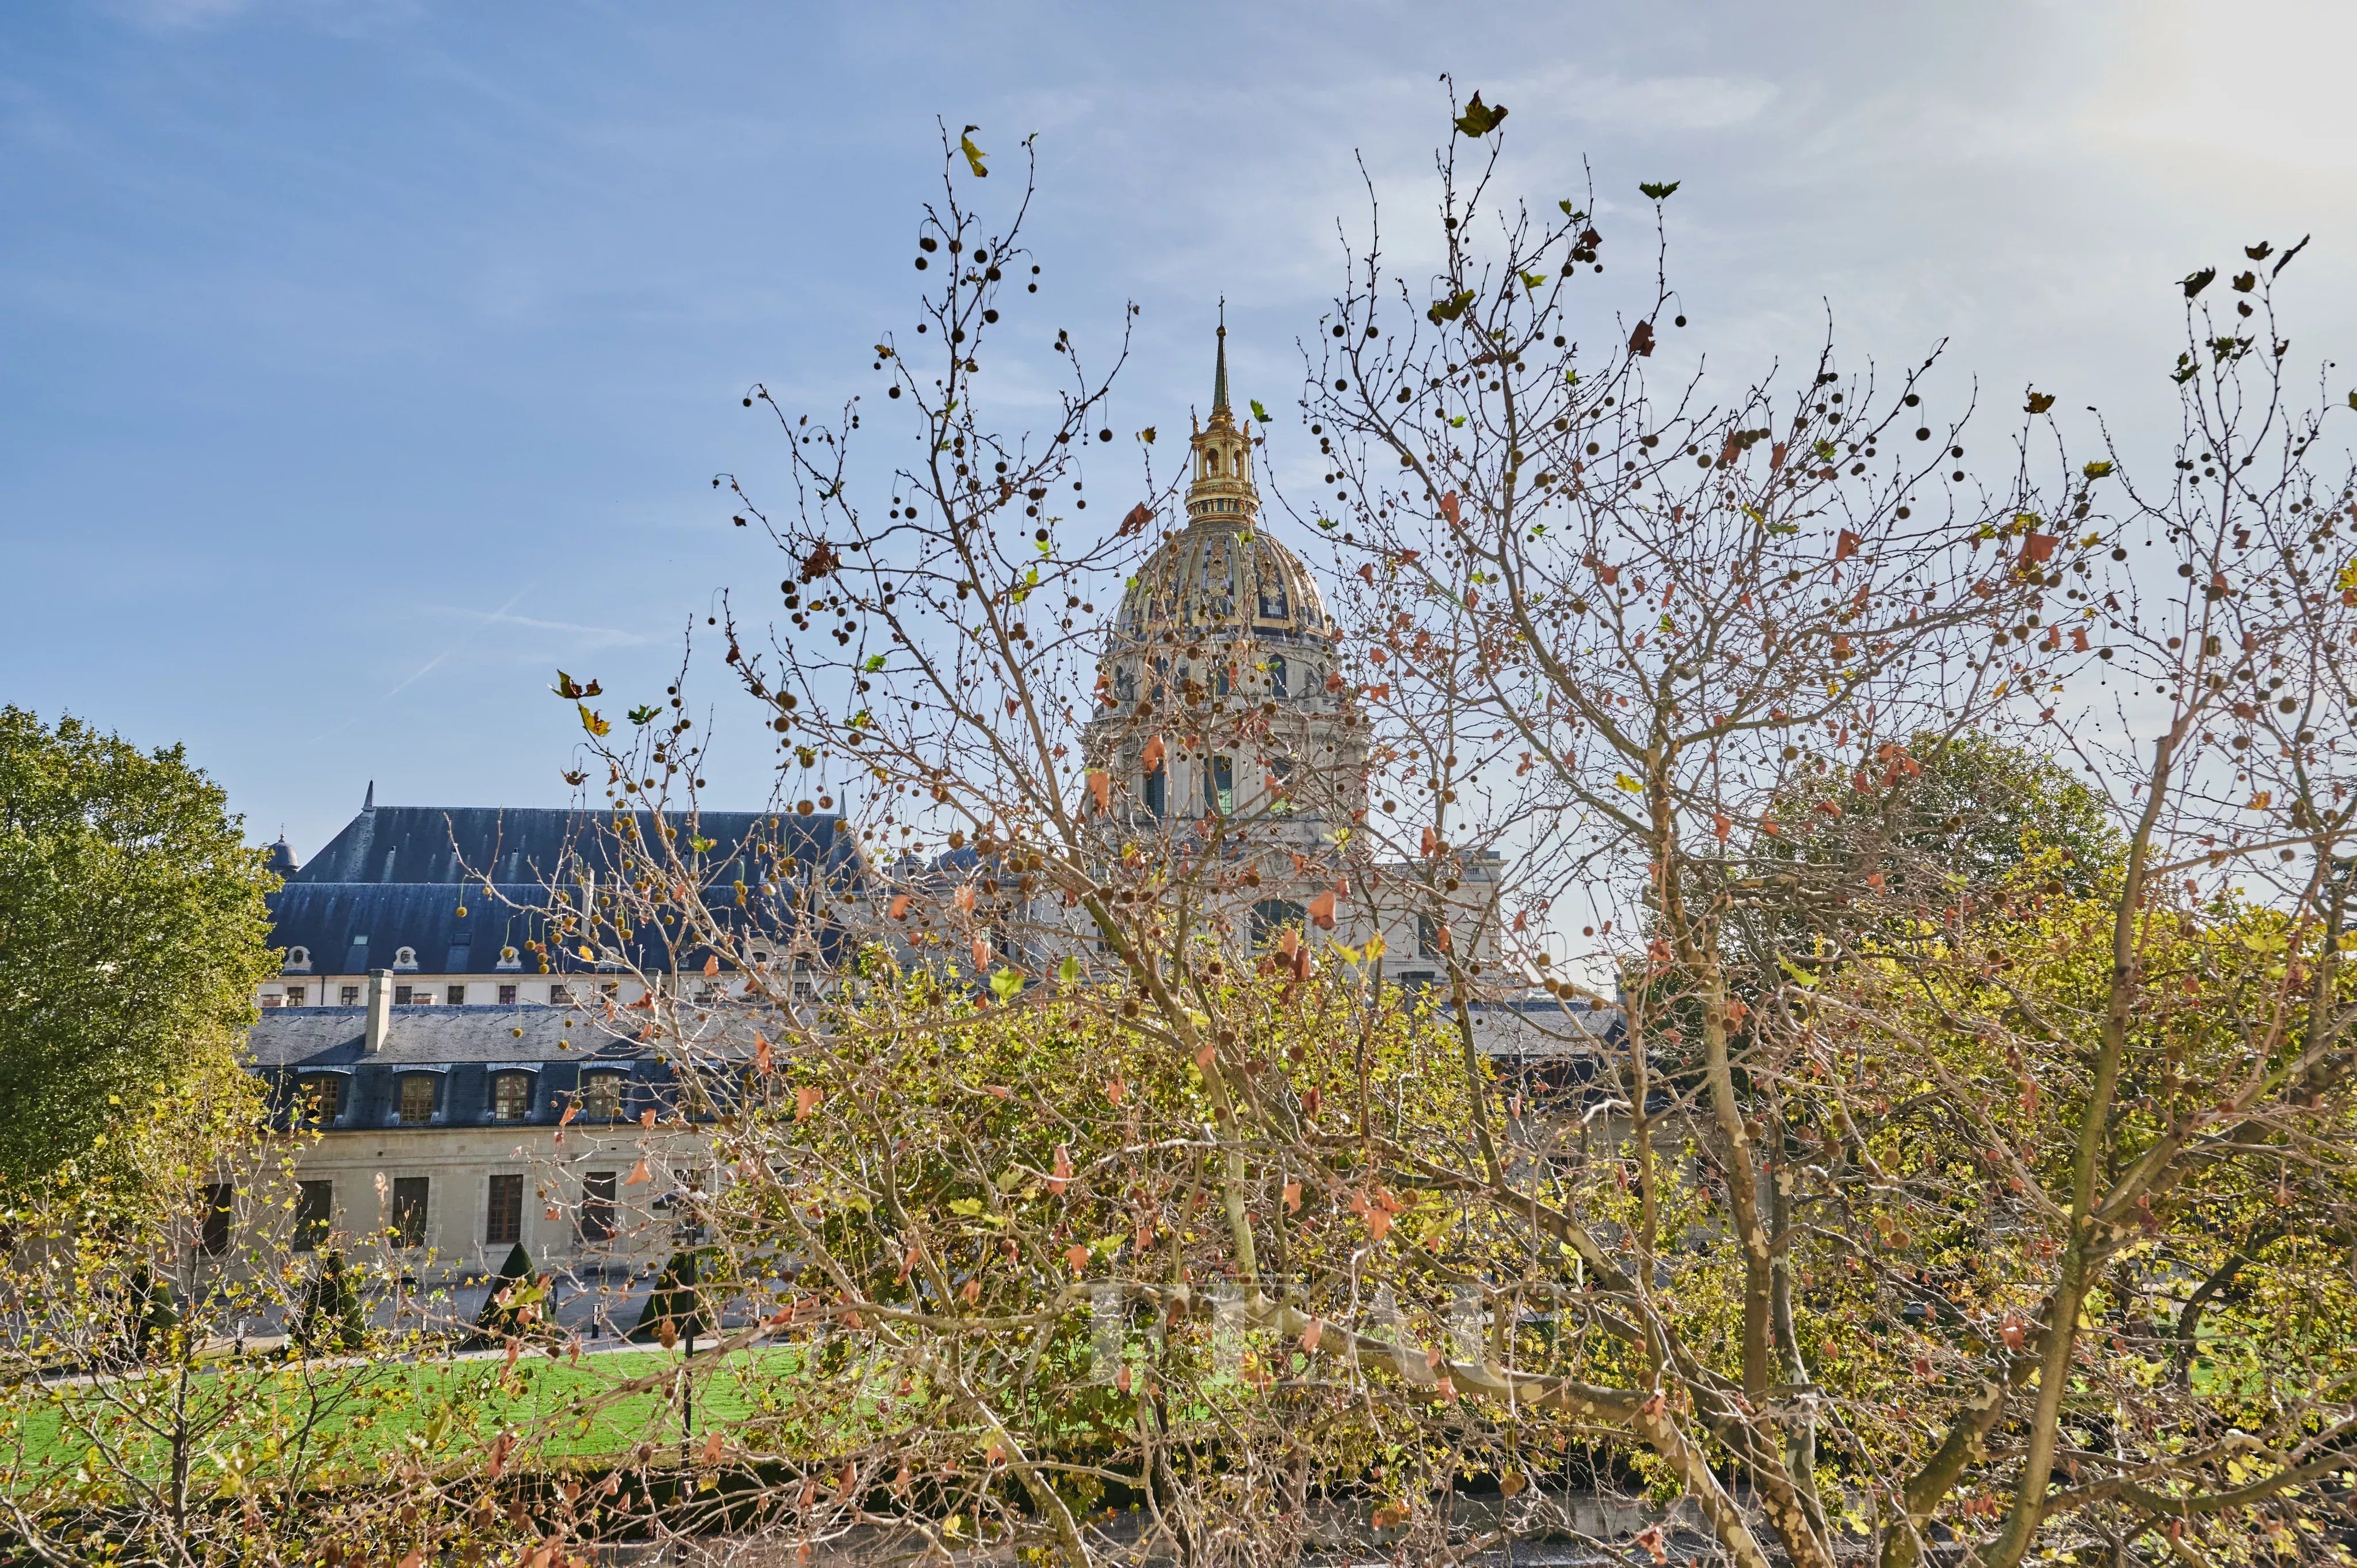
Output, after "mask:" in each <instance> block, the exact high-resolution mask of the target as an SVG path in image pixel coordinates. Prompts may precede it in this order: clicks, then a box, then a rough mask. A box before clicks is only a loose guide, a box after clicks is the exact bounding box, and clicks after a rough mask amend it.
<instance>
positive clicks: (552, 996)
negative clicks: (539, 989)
mask: <svg viewBox="0 0 2357 1568" xmlns="http://www.w3.org/2000/svg"><path fill="white" fill-rule="evenodd" d="M572 1002H573V987H571V986H570V985H552V986H550V987H549V988H548V1004H549V1005H550V1006H551V1007H566V1006H570V1005H571V1004H572Z"/></svg>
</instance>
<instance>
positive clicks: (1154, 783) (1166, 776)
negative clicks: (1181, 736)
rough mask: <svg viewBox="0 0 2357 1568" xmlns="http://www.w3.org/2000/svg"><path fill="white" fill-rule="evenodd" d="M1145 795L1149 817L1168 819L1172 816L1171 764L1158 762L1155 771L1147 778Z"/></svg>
mask: <svg viewBox="0 0 2357 1568" xmlns="http://www.w3.org/2000/svg"><path fill="white" fill-rule="evenodd" d="M1145 795H1146V814H1147V815H1148V816H1154V817H1167V816H1168V815H1169V814H1170V766H1169V764H1168V763H1165V762H1157V763H1156V764H1155V765H1154V770H1153V771H1152V772H1150V773H1148V774H1147V775H1146V789H1145Z"/></svg>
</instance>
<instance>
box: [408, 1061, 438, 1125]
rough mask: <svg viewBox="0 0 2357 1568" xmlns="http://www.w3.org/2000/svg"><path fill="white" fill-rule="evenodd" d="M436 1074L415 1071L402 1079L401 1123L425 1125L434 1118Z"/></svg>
mask: <svg viewBox="0 0 2357 1568" xmlns="http://www.w3.org/2000/svg"><path fill="white" fill-rule="evenodd" d="M434 1091H435V1075H434V1074H432V1073H430V1072H413V1073H408V1074H406V1075H404V1077H403V1078H402V1079H401V1124H402V1125H403V1126H404V1127H423V1126H425V1125H427V1124H428V1123H430V1122H432V1121H433V1120H434Z"/></svg>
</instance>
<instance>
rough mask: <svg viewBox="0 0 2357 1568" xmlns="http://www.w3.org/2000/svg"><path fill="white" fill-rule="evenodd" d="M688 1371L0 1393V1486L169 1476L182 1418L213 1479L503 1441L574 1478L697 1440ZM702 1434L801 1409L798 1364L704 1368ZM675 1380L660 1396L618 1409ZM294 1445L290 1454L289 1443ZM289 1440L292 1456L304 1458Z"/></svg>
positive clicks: (139, 1383)
mask: <svg viewBox="0 0 2357 1568" xmlns="http://www.w3.org/2000/svg"><path fill="white" fill-rule="evenodd" d="M683 1361H684V1358H683V1357H682V1356H681V1355H680V1354H678V1353H677V1352H674V1351H665V1350H660V1349H655V1348H647V1349H644V1350H640V1349H631V1350H627V1351H611V1352H606V1353H602V1354H591V1355H587V1356H584V1357H582V1358H580V1359H579V1360H578V1361H577V1362H576V1361H571V1360H562V1359H559V1360H552V1359H549V1358H547V1357H545V1356H537V1355H528V1356H524V1357H522V1358H521V1359H519V1360H518V1361H517V1363H516V1365H515V1367H514V1369H512V1370H511V1369H509V1368H508V1367H507V1365H506V1363H505V1361H504V1360H503V1359H501V1358H499V1357H489V1358H469V1359H447V1360H431V1361H380V1362H372V1363H357V1364H353V1365H349V1366H336V1367H314V1368H311V1369H307V1370H306V1369H296V1368H291V1367H287V1366H285V1365H284V1364H273V1363H268V1362H263V1361H259V1360H256V1361H252V1362H247V1363H242V1364H230V1365H215V1366H211V1367H208V1368H206V1369H203V1370H201V1371H200V1372H199V1373H198V1374H197V1375H195V1376H193V1377H191V1378H190V1379H188V1380H187V1382H186V1384H185V1386H183V1385H182V1384H181V1383H180V1382H179V1381H178V1380H176V1379H172V1378H168V1377H150V1378H146V1379H141V1380H114V1381H112V1382H109V1383H106V1384H103V1385H92V1384H63V1383H55V1384H47V1385H38V1384H23V1385H19V1386H17V1387H16V1388H14V1389H10V1390H6V1391H0V1455H5V1454H11V1453H12V1451H13V1460H11V1459H0V1475H5V1476H6V1477H10V1478H11V1479H12V1480H13V1483H14V1484H15V1485H16V1486H17V1487H25V1486H27V1485H38V1484H40V1483H41V1482H42V1481H43V1480H44V1479H53V1480H59V1481H63V1480H66V1479H68V1478H69V1477H70V1472H71V1471H72V1470H73V1469H74V1468H75V1467H76V1466H77V1463H78V1462H82V1461H86V1460H87V1459H88V1455H89V1450H90V1449H91V1447H92V1446H93V1445H97V1446H99V1447H100V1448H101V1450H102V1452H101V1454H100V1457H99V1462H98V1463H97V1464H96V1465H95V1466H90V1468H91V1470H93V1471H105V1470H113V1471H118V1472H119V1471H122V1470H125V1469H130V1470H135V1471H141V1472H145V1473H148V1474H160V1473H161V1471H162V1466H163V1464H164V1463H165V1461H166V1458H167V1453H168V1447H167V1443H166V1442H165V1441H164V1440H163V1439H162V1438H161V1437H160V1436H159V1435H158V1434H157V1433H156V1427H158V1426H161V1425H164V1424H167V1423H169V1422H170V1421H171V1420H172V1418H173V1415H174V1412H176V1411H178V1412H184V1418H185V1419H186V1420H187V1421H188V1424H189V1425H191V1426H193V1427H195V1428H197V1429H198V1430H199V1436H198V1437H196V1438H195V1440H194V1441H192V1442H191V1444H190V1447H191V1448H192V1449H193V1450H194V1451H195V1452H197V1453H198V1454H199V1456H200V1457H199V1466H200V1468H201V1469H202V1470H203V1471H204V1473H206V1474H207V1475H209V1476H211V1477H226V1476H228V1475H229V1474H230V1473H231V1472H232V1471H235V1470H238V1469H240V1468H243V1469H244V1470H245V1471H246V1472H247V1473H250V1474H253V1475H256V1476H257V1477H259V1476H260V1475H262V1474H264V1473H265V1472H269V1471H274V1470H275V1469H277V1468H279V1467H280V1466H285V1465H286V1464H288V1463H295V1464H299V1465H302V1466H320V1467H323V1468H324V1469H325V1470H326V1471H328V1472H344V1473H350V1472H351V1471H353V1470H355V1469H369V1470H373V1469H377V1468H380V1467H382V1466H383V1465H384V1464H386V1463H388V1462H390V1461H392V1460H393V1458H394V1457H395V1456H402V1455H405V1456H409V1457H414V1459H416V1460H418V1461H419V1462H422V1463H424V1464H426V1465H428V1466H435V1467H440V1466H447V1465H456V1466H466V1465H468V1464H470V1463H475V1462H479V1460H478V1456H479V1455H480V1454H482V1453H483V1452H484V1451H485V1450H486V1449H487V1448H488V1446H489V1444H490V1441H491V1438H492V1436H493V1435H494V1434H497V1433H499V1432H501V1431H503V1430H504V1431H509V1432H512V1433H516V1434H521V1435H522V1436H523V1438H524V1439H525V1443H524V1445H523V1446H522V1448H520V1449H519V1451H518V1454H517V1462H518V1463H519V1464H522V1465H532V1464H540V1465H549V1464H562V1463H565V1462H566V1461H569V1460H574V1459H579V1458H585V1457H595V1456H597V1455H608V1454H615V1453H619V1452H622V1451H625V1450H628V1449H630V1448H631V1447H633V1446H635V1445H636V1444H640V1443H649V1444H656V1445H657V1446H658V1447H659V1448H660V1447H662V1446H663V1445H667V1444H678V1443H679V1442H680V1441H681V1440H682V1438H683V1435H685V1434H684V1433H683V1428H682V1423H681V1419H680V1416H681V1412H680V1408H679V1402H678V1400H677V1397H676V1395H675V1394H674V1393H673V1391H672V1388H673V1385H674V1384H675V1381H676V1375H677V1373H678V1372H679V1370H680V1369H681V1368H682V1367H683ZM695 1363H696V1365H695V1388H694V1406H695V1408H694V1433H695V1436H696V1438H697V1440H698V1441H699V1442H700V1441H701V1439H702V1438H703V1436H704V1434H705V1433H707V1432H708V1431H709V1430H710V1429H711V1427H712V1425H714V1424H719V1425H722V1426H734V1425H736V1424H737V1423H742V1422H744V1421H746V1420H748V1418H751V1417H755V1416H758V1415H761V1414H765V1413H770V1414H775V1413H780V1412H785V1411H786V1410H788V1409H789V1408H790V1407H791V1406H792V1405H793V1404H794V1403H795V1401H794V1398H793V1388H794V1385H795V1384H796V1383H797V1382H798V1381H799V1378H798V1374H799V1373H800V1371H801V1369H802V1356H801V1353H800V1351H798V1350H795V1349H792V1348H783V1347H776V1348H757V1349H753V1350H749V1351H745V1350H740V1351H737V1352H736V1353H735V1354H733V1355H730V1356H727V1357H726V1358H723V1359H719V1360H718V1361H717V1362H716V1361H715V1359H714V1358H713V1357H712V1356H711V1355H710V1354H709V1353H706V1354H705V1355H700V1356H698V1357H696V1358H695ZM651 1376H652V1377H661V1378H662V1381H663V1385H664V1386H662V1387H661V1388H658V1389H654V1390H645V1391H636V1392H632V1393H628V1394H622V1395H619V1396H617V1395H613V1394H612V1392H611V1391H613V1390H615V1389H616V1388H618V1387H619V1386H620V1385H622V1384H625V1383H629V1382H631V1381H634V1380H640V1379H643V1378H648V1377H651ZM288 1434H296V1436H295V1437H294V1438H292V1439H291V1440H290V1438H289V1436H288ZM290 1442H291V1444H294V1445H292V1446H290V1445H289V1444H290Z"/></svg>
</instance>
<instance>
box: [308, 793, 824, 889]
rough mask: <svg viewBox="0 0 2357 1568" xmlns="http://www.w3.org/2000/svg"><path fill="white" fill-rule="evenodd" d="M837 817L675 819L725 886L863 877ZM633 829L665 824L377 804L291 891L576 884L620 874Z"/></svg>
mask: <svg viewBox="0 0 2357 1568" xmlns="http://www.w3.org/2000/svg"><path fill="white" fill-rule="evenodd" d="M842 821H843V819H842V818H840V817H838V816H833V815H815V816H808V817H803V816H796V815H795V814H793V813H792V812H790V811H774V812H773V811H705V812H702V813H700V814H699V815H697V816H694V817H689V816H685V815H667V816H665V817H664V818H663V819H662V825H663V826H668V827H669V828H671V829H673V830H674V832H676V834H677V836H676V837H675V838H674V839H673V843H675V844H676V845H677V846H678V847H679V849H680V851H681V853H682V854H683V855H685V854H688V841H689V840H691V839H693V838H695V837H698V836H701V837H703V838H705V839H709V840H711V841H713V844H714V847H713V848H712V849H711V850H709V851H707V852H705V854H704V856H703V863H704V865H705V866H706V867H708V868H710V869H712V870H714V871H716V872H717V871H719V870H720V869H721V868H722V866H723V865H724V863H726V862H731V861H734V862H737V865H735V866H733V867H730V868H729V870H728V874H727V875H721V876H720V878H719V880H720V881H722V882H723V883H726V882H729V881H732V880H742V881H744V882H746V883H748V884H755V883H759V882H760V881H761V880H763V878H764V877H766V876H768V875H771V874H772V872H773V870H774V868H775V862H776V861H777V860H778V859H780V858H791V860H793V862H794V867H793V869H794V870H796V871H800V872H807V871H813V870H816V869H818V868H821V867H823V868H825V869H826V870H827V872H828V873H829V874H830V875H833V876H835V877H842V876H845V875H856V863H857V846H856V843H855V842H854V840H853V835H851V834H849V833H847V832H842V831H840V824H841V823H842ZM617 823H624V824H628V827H629V831H630V832H631V833H633V834H634V835H636V836H637V837H638V838H639V839H640V842H644V843H652V842H654V835H655V833H656V831H657V827H658V822H657V819H656V817H655V814H654V813H652V812H651V811H636V812H626V813H609V812H598V811H574V810H570V809H567V808H563V807H544V806H527V807H500V806H374V807H371V808H370V809H368V810H366V811H361V812H360V813H359V814H358V815H357V816H355V817H353V818H352V820H351V821H350V822H347V823H345V824H344V827H343V831H342V832H339V833H337V834H336V836H335V837H334V838H332V839H330V840H329V841H328V843H327V845H326V847H324V848H323V849H321V850H320V851H319V853H318V854H315V855H313V856H312V857H311V858H310V860H309V861H308V862H307V864H306V865H304V866H303V867H302V869H301V870H299V871H297V872H296V873H295V875H293V876H292V877H291V878H290V879H289V882H290V885H300V884H303V883H310V882H374V883H380V884H392V883H403V882H411V883H444V884H465V883H469V882H471V883H473V884H475V885H476V886H481V885H482V883H483V881H484V880H485V879H486V878H488V879H490V881H492V882H494V883H506V884H510V885H520V884H525V883H533V882H544V881H547V880H550V879H552V878H556V877H559V876H567V877H569V875H570V872H571V870H572V869H573V868H574V867H575V866H576V865H587V866H589V867H592V868H594V869H595V870H597V873H598V874H599V875H601V876H602V875H606V874H608V873H609V872H611V871H612V870H613V868H614V867H613V853H612V852H613V839H614V834H613V830H614V828H615V826H616V824H617Z"/></svg>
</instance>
